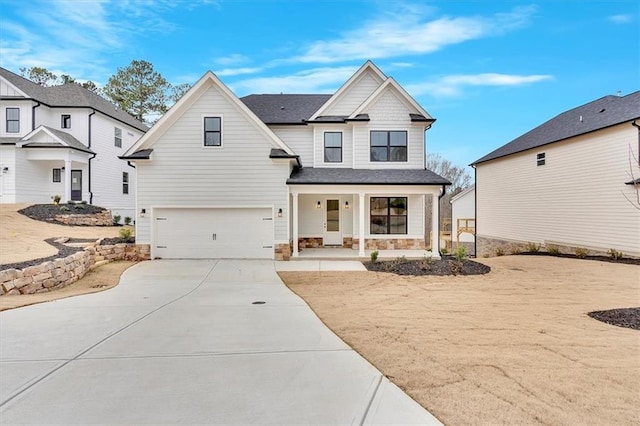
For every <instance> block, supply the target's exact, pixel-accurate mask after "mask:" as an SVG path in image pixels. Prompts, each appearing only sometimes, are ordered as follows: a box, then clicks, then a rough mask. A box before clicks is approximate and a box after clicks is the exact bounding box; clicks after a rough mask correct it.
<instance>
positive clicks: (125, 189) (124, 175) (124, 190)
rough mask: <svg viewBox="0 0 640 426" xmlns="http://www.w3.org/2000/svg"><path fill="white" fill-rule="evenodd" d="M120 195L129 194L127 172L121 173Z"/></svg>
mask: <svg viewBox="0 0 640 426" xmlns="http://www.w3.org/2000/svg"><path fill="white" fill-rule="evenodd" d="M122 193H123V194H128V193H129V172H122Z"/></svg>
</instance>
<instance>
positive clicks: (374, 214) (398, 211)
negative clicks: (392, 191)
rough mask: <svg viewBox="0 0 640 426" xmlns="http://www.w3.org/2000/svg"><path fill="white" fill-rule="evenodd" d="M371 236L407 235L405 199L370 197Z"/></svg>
mask: <svg viewBox="0 0 640 426" xmlns="http://www.w3.org/2000/svg"><path fill="white" fill-rule="evenodd" d="M370 220H371V221H370V227H369V231H370V233H371V234H406V233H407V197H371V210H370Z"/></svg>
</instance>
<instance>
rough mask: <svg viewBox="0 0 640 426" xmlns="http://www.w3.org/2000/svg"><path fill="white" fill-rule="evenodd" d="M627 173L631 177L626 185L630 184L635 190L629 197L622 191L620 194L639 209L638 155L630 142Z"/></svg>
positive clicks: (639, 165) (639, 167)
mask: <svg viewBox="0 0 640 426" xmlns="http://www.w3.org/2000/svg"><path fill="white" fill-rule="evenodd" d="M627 175H629V177H630V178H631V181H630V182H628V185H632V186H633V187H634V190H635V191H634V195H632V196H631V197H629V196H628V195H627V194H625V193H624V191H623V192H622V195H623V196H624V198H626V199H627V201H628V202H629V203H631V205H632V206H633V207H635V208H636V209H638V210H640V160H638V157H637V156H636V154H635V153H634V152H633V148H632V147H631V144H629V171H627Z"/></svg>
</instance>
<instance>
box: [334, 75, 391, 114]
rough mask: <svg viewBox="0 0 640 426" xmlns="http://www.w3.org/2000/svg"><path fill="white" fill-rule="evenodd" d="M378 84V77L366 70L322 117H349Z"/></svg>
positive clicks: (379, 81) (380, 81)
mask: <svg viewBox="0 0 640 426" xmlns="http://www.w3.org/2000/svg"><path fill="white" fill-rule="evenodd" d="M380 84H382V80H381V79H380V77H378V76H377V75H376V74H374V73H373V72H372V71H369V70H367V71H366V72H364V73H363V74H362V75H361V76H360V77H359V78H358V79H357V80H356V81H354V82H353V84H352V86H351V87H350V88H349V90H347V91H345V92H343V93H342V96H341V97H340V98H339V99H338V100H337V101H336V102H335V103H334V104H333V105H332V106H331V107H330V108H328V109H327V110H325V111H324V112H323V113H322V115H351V113H353V112H354V111H355V110H356V109H358V107H359V106H360V105H362V103H363V102H364V101H365V100H366V99H367V98H368V97H369V96H370V95H371V94H372V93H373V92H374V91H375V90H376V89H377V88H378V87H379V86H380Z"/></svg>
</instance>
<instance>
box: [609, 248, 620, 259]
mask: <svg viewBox="0 0 640 426" xmlns="http://www.w3.org/2000/svg"><path fill="white" fill-rule="evenodd" d="M608 253H609V256H611V258H612V259H613V260H620V259H622V257H623V256H624V255H623V254H622V252H621V251H618V250H616V249H614V248H610V249H609V251H608Z"/></svg>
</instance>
